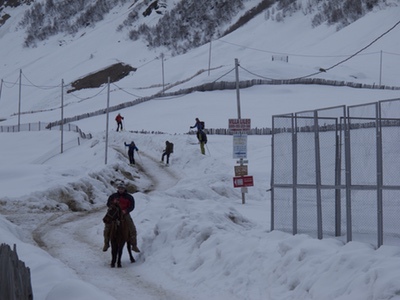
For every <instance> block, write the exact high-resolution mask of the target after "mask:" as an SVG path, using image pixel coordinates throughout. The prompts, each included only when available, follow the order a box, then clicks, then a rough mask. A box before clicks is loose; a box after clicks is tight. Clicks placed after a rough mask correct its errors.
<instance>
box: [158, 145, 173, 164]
mask: <svg viewBox="0 0 400 300" xmlns="http://www.w3.org/2000/svg"><path fill="white" fill-rule="evenodd" d="M172 152H174V144H173V143H170V142H169V141H166V142H165V149H164V152H163V154H162V156H161V161H162V162H164V157H165V156H167V165H168V164H169V156H170V155H171V153H172Z"/></svg>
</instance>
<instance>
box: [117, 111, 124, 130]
mask: <svg viewBox="0 0 400 300" xmlns="http://www.w3.org/2000/svg"><path fill="white" fill-rule="evenodd" d="M123 119H124V117H123V116H121V114H118V115H117V116H116V117H115V121H117V131H118V129H120V128H121V131H122V129H123V128H122V120H123Z"/></svg>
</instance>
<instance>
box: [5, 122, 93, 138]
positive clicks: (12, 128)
mask: <svg viewBox="0 0 400 300" xmlns="http://www.w3.org/2000/svg"><path fill="white" fill-rule="evenodd" d="M61 127H62V129H63V130H64V131H74V132H77V133H79V136H80V137H81V138H83V139H91V138H92V134H90V133H84V132H83V131H82V130H81V129H80V128H79V127H78V126H76V125H74V124H64V125H62V126H61V125H52V124H51V123H44V122H37V123H27V124H20V125H2V126H0V132H20V131H42V130H61Z"/></svg>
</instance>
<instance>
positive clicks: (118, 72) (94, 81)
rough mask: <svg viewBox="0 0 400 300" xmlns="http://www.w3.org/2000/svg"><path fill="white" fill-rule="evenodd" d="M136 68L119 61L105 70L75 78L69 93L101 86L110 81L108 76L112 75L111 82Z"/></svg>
mask: <svg viewBox="0 0 400 300" xmlns="http://www.w3.org/2000/svg"><path fill="white" fill-rule="evenodd" d="M136 70H137V69H136V68H134V67H132V66H130V65H127V64H124V63H117V64H114V65H111V66H109V67H107V68H105V69H103V70H100V71H98V72H95V73H92V74H89V75H87V76H85V77H82V78H80V79H78V80H75V81H74V82H72V83H71V86H72V89H70V90H68V91H67V93H71V92H74V91H77V90H81V89H87V88H97V87H100V86H101V85H102V84H105V83H107V82H108V77H110V82H116V81H119V80H121V79H122V78H124V77H125V76H127V75H129V73H130V72H132V71H136Z"/></svg>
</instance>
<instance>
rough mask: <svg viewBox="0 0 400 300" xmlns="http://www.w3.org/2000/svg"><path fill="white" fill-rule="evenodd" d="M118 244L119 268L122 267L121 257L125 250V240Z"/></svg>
mask: <svg viewBox="0 0 400 300" xmlns="http://www.w3.org/2000/svg"><path fill="white" fill-rule="evenodd" d="M118 246H119V247H118V259H117V266H118V268H122V264H121V257H122V252H123V251H124V246H125V242H122V243H120V244H119V245H118Z"/></svg>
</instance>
